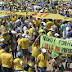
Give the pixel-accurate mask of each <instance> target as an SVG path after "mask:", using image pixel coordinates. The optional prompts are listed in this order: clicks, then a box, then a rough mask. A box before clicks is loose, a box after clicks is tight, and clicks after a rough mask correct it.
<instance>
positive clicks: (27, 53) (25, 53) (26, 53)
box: [21, 49, 29, 56]
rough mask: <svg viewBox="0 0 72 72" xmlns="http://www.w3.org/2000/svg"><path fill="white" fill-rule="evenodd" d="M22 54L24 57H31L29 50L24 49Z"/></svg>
mask: <svg viewBox="0 0 72 72" xmlns="http://www.w3.org/2000/svg"><path fill="white" fill-rule="evenodd" d="M21 52H22V55H23V56H25V55H29V51H28V49H22V50H21Z"/></svg>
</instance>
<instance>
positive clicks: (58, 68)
mask: <svg viewBox="0 0 72 72" xmlns="http://www.w3.org/2000/svg"><path fill="white" fill-rule="evenodd" d="M55 70H61V67H59V66H54V67H53V72H55Z"/></svg>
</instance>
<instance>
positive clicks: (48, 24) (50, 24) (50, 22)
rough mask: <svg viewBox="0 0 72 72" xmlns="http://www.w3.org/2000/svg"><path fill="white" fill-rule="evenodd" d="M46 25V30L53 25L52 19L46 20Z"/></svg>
mask: <svg viewBox="0 0 72 72" xmlns="http://www.w3.org/2000/svg"><path fill="white" fill-rule="evenodd" d="M46 25H47V27H48V30H49V29H50V28H51V26H53V25H54V22H53V21H48V22H47V23H46Z"/></svg>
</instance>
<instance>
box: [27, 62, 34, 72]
mask: <svg viewBox="0 0 72 72" xmlns="http://www.w3.org/2000/svg"><path fill="white" fill-rule="evenodd" d="M29 66H30V68H29V69H28V72H32V71H31V70H32V68H34V65H33V64H32V63H31V62H30V63H29Z"/></svg>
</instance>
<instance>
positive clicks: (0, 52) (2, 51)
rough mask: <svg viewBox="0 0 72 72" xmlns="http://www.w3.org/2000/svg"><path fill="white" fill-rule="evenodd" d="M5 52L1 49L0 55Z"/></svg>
mask: <svg viewBox="0 0 72 72" xmlns="http://www.w3.org/2000/svg"><path fill="white" fill-rule="evenodd" d="M4 52H5V50H4V49H1V50H0V55H1V54H2V53H4ZM0 65H1V63H0Z"/></svg>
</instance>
